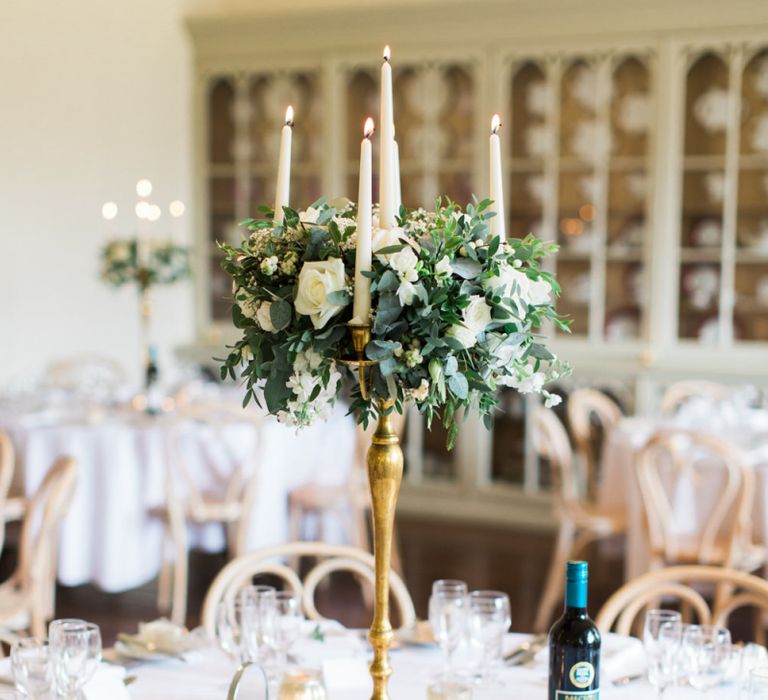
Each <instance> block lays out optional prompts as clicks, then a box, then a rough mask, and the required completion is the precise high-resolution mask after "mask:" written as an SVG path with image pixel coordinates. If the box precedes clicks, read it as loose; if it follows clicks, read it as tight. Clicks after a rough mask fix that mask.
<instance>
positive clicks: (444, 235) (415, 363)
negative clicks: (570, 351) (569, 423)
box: [221, 200, 568, 447]
mask: <svg viewBox="0 0 768 700" xmlns="http://www.w3.org/2000/svg"><path fill="white" fill-rule="evenodd" d="M489 204H490V202H489V201H487V200H485V201H483V202H479V203H477V202H475V203H473V204H470V205H468V206H467V208H466V211H462V210H461V209H460V208H459V207H458V206H457V205H456V204H454V203H452V202H447V203H446V204H442V203H438V206H437V208H436V211H435V212H427V211H425V210H423V209H417V210H413V211H408V210H406V209H405V208H401V210H400V216H399V218H398V225H397V226H396V227H393V228H390V229H381V228H378V216H377V212H376V211H375V210H374V216H373V225H374V233H373V265H372V268H373V269H372V271H371V272H369V273H365V274H366V275H367V276H368V277H369V278H370V279H371V291H372V293H373V311H372V314H371V318H370V319H369V320H370V322H371V324H372V329H371V341H370V343H369V344H368V346H367V348H366V355H367V357H368V358H370V359H371V360H374V361H375V362H376V365H375V367H374V370H373V377H372V386H371V391H370V395H369V396H368V398H367V399H363V397H362V395H361V393H360V390H359V387H358V386H357V385H356V384H354V385H353V387H352V389H351V392H352V404H351V411H352V412H353V413H354V414H355V416H356V418H357V419H358V421H359V422H361V423H363V424H366V425H367V423H368V421H369V420H370V418H371V416H372V414H373V412H374V411H375V408H374V407H375V404H376V401H377V400H378V399H386V398H389V399H392V400H393V401H394V405H395V409H396V410H398V411H400V412H402V411H403V410H404V408H403V406H404V403H405V402H406V401H412V402H414V403H415V405H416V406H417V407H418V410H419V411H420V412H422V413H423V414H424V415H425V416H426V417H427V420H428V422H431V421H432V419H433V418H434V417H435V416H438V417H440V418H441V419H442V421H443V422H444V424H445V426H446V428H447V430H448V443H449V447H450V446H452V444H453V442H454V441H455V438H456V434H457V431H458V425H457V423H456V416H457V413H458V412H459V410H460V409H462V408H470V407H471V408H473V409H475V410H477V411H479V412H480V413H481V414H482V415H483V417H484V420H485V422H486V425H487V426H490V424H491V421H492V417H491V414H492V411H493V408H494V407H495V406H496V403H497V398H496V394H497V391H498V389H499V388H500V387H511V388H513V389H516V390H517V391H519V392H521V393H532V392H534V393H539V394H541V395H542V396H543V397H544V399H545V402H546V403H547V405H556V404H557V403H559V398H560V397H558V396H557V395H554V394H550V393H549V392H548V391H547V390H546V388H545V385H546V383H547V382H550V381H553V380H555V379H558V378H559V377H561V376H562V375H563V374H565V373H566V372H567V371H568V367H567V365H565V364H564V363H562V362H560V361H559V360H558V359H557V358H556V357H555V356H554V355H553V354H552V353H551V352H550V351H549V350H548V349H547V348H546V347H545V346H544V345H543V344H542V342H541V336H540V329H541V328H542V327H543V326H544V325H545V324H546V323H547V322H551V323H553V324H554V325H555V326H557V327H559V328H561V329H562V330H567V326H568V323H567V322H566V321H563V320H562V319H561V318H560V317H559V316H558V315H557V313H556V311H555V308H554V304H553V295H555V294H557V293H558V292H559V287H558V285H557V283H556V282H555V280H554V279H553V277H552V276H551V275H550V274H548V273H547V272H545V271H544V270H542V269H541V265H540V263H541V260H542V258H544V257H545V256H546V255H548V254H550V253H552V252H554V251H555V250H556V249H557V246H555V245H552V244H546V243H543V242H541V241H539V240H537V239H536V238H534V237H533V236H530V235H529V236H527V237H525V238H523V239H509V240H501V239H500V238H499V237H498V236H493V237H491V236H490V235H489V233H488V228H489V227H488V219H489V218H490V217H491V216H492V215H493V214H491V213H490V212H489V211H488V206H489ZM264 211H265V212H266V218H264V219H260V220H255V219H249V220H247V221H245V222H243V223H244V226H245V228H246V229H247V231H248V235H247V236H246V238H245V239H244V241H243V243H242V245H241V246H239V247H236V248H235V247H232V246H229V245H221V248H222V249H223V251H224V252H225V256H226V257H225V261H224V263H223V267H224V269H225V270H226V271H227V272H228V273H229V274H230V275H231V276H232V278H233V286H234V289H235V292H234V304H233V320H234V323H235V325H236V326H237V328H239V329H240V331H241V332H242V336H241V338H240V339H239V340H238V341H237V342H236V343H235V345H234V346H233V347H232V348H231V352H230V353H229V356H228V357H227V358H226V360H225V361H224V365H223V367H222V376H227V375H228V374H229V375H231V376H232V377H233V378H235V377H237V375H238V373H240V374H241V376H242V377H243V378H244V380H245V384H246V396H245V401H246V402H247V401H249V400H251V399H253V400H256V401H260V400H261V398H263V400H264V402H265V403H266V407H267V410H268V411H269V412H270V413H272V414H273V415H275V416H277V417H278V419H279V420H281V421H283V422H285V423H288V424H290V425H295V426H298V427H302V426H306V425H309V424H310V423H312V422H313V421H314V420H316V419H318V418H323V417H325V416H327V415H328V413H329V411H330V410H331V408H332V406H333V404H334V402H335V400H336V398H337V397H338V395H339V392H340V390H341V387H342V384H343V382H342V378H343V373H344V372H347V370H346V369H345V368H343V366H342V365H339V364H337V362H336V360H337V359H339V358H343V357H348V356H350V355H352V347H351V339H350V334H349V330H348V328H347V323H348V322H349V321H350V319H351V317H352V305H351V300H352V297H351V293H350V287H351V280H352V278H353V276H354V266H355V242H356V232H355V231H356V211H355V207H354V205H353V204H352V203H350V202H349V201H347V200H343V201H340V202H338V203H334V204H330V203H328V202H326V201H325V200H318V201H317V202H315V203H314V204H313V205H312V206H311V207H308V208H307V209H306V210H305V211H303V212H296V211H294V210H291V209H289V208H287V207H286V208H285V210H284V211H285V216H284V220H283V222H282V223H280V224H277V223H275V222H274V220H273V217H272V212H271V211H270V210H266V209H264Z"/></svg>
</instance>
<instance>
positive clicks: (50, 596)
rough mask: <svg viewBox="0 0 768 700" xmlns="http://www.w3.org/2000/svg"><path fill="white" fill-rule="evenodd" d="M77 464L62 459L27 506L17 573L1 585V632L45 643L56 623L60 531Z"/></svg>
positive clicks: (68, 458)
mask: <svg viewBox="0 0 768 700" xmlns="http://www.w3.org/2000/svg"><path fill="white" fill-rule="evenodd" d="M76 479H77V463H76V462H75V460H73V459H72V458H70V457H62V458H60V459H58V460H57V461H56V462H55V464H54V465H53V466H52V467H51V468H50V469H49V470H48V473H47V474H46V476H45V478H44V479H43V482H42V484H40V486H39V488H38V489H37V491H36V492H35V494H34V495H33V496H32V498H31V499H30V500H29V504H28V506H27V509H26V513H25V515H24V520H23V523H22V526H21V536H20V539H19V558H18V563H17V565H16V570H15V571H14V573H13V574H12V575H11V577H10V578H9V579H8V580H7V581H4V582H3V584H2V585H0V629H3V630H6V631H8V630H12V631H22V630H29V631H30V632H31V633H32V634H33V635H34V636H36V637H41V638H42V637H44V636H45V633H46V623H47V622H48V620H50V619H51V618H52V617H53V611H54V600H55V590H56V589H55V585H56V550H57V543H58V537H57V536H58V529H59V525H60V523H61V521H62V519H63V518H64V516H65V515H66V512H67V509H68V508H69V504H70V501H71V499H72V494H73V492H74V489H75V481H76Z"/></svg>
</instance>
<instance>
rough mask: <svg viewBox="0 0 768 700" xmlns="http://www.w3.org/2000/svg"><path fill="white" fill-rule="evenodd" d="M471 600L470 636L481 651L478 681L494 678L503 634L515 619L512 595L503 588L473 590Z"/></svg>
mask: <svg viewBox="0 0 768 700" xmlns="http://www.w3.org/2000/svg"><path fill="white" fill-rule="evenodd" d="M468 601H469V602H468V605H467V617H468V628H469V639H470V641H471V642H472V644H473V645H474V646H476V647H478V648H479V649H480V650H481V653H482V660H481V664H480V673H479V675H478V680H480V681H481V682H486V681H493V679H494V673H495V670H496V668H497V667H498V666H499V665H500V663H501V655H502V647H503V644H504V635H505V634H506V633H507V630H508V629H509V625H510V622H511V621H512V617H511V614H510V606H509V596H507V594H506V593H502V592H500V591H472V593H470V594H469V598H468Z"/></svg>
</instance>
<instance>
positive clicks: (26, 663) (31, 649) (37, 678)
mask: <svg viewBox="0 0 768 700" xmlns="http://www.w3.org/2000/svg"><path fill="white" fill-rule="evenodd" d="M11 668H12V670H13V680H14V681H15V683H16V688H17V689H18V690H19V691H20V692H21V693H22V694H23V695H25V696H26V697H28V698H32V700H35V699H36V698H43V697H46V696H47V694H48V692H49V691H50V690H51V685H52V683H53V673H52V670H51V664H50V649H49V648H48V642H44V641H42V640H40V639H34V638H27V639H19V640H18V641H17V642H15V643H14V645H13V647H12V649H11Z"/></svg>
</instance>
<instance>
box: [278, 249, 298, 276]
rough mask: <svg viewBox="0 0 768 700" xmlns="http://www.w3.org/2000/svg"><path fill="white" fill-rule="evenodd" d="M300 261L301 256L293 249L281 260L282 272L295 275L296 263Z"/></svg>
mask: <svg viewBox="0 0 768 700" xmlns="http://www.w3.org/2000/svg"><path fill="white" fill-rule="evenodd" d="M298 262H299V256H298V255H297V254H296V253H295V252H293V251H291V252H289V253H287V254H286V256H285V257H284V258H283V259H282V260H281V261H280V272H282V273H283V274H284V275H295V274H296V264H297V263H298Z"/></svg>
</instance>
